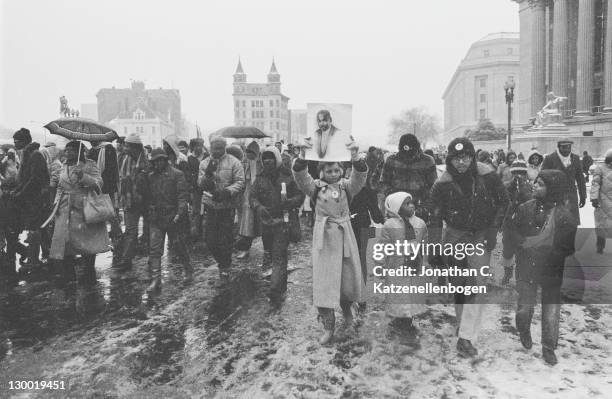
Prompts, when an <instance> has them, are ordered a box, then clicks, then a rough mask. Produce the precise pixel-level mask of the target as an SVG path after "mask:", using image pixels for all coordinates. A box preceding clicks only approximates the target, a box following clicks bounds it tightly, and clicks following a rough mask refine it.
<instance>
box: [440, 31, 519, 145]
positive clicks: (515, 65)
mask: <svg viewBox="0 0 612 399" xmlns="http://www.w3.org/2000/svg"><path fill="white" fill-rule="evenodd" d="M508 79H512V80H514V82H515V84H516V88H515V95H516V93H517V92H519V91H520V87H519V82H520V79H519V34H518V33H514V32H499V33H491V34H489V35H487V36H485V37H483V38H482V39H480V40H478V41H477V42H475V43H474V44H472V46H471V47H470V49H469V50H468V52H467V54H466V56H465V58H463V60H462V61H461V63H460V64H459V66H458V67H457V70H456V71H455V73H454V74H453V77H452V78H451V80H450V82H449V84H448V86H447V88H446V90H445V91H444V94H443V95H442V99H443V100H444V138H445V140H452V139H453V138H455V137H458V136H462V135H463V133H464V132H465V130H466V129H471V128H473V127H474V126H476V124H477V123H478V121H479V120H481V119H490V120H491V121H492V122H493V123H494V124H495V126H497V127H500V128H501V127H504V128H505V127H507V125H508V108H507V105H506V99H505V91H504V83H505V82H506V81H507V80H508ZM519 120H520V115H519V113H518V112H517V110H516V108H515V109H514V111H513V112H512V122H513V123H514V122H515V121H519Z"/></svg>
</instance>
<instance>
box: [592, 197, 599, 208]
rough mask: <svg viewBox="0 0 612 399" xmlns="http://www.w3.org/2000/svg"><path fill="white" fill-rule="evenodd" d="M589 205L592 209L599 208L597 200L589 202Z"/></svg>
mask: <svg viewBox="0 0 612 399" xmlns="http://www.w3.org/2000/svg"><path fill="white" fill-rule="evenodd" d="M591 205H593V208H599V200H598V199H594V200H591Z"/></svg>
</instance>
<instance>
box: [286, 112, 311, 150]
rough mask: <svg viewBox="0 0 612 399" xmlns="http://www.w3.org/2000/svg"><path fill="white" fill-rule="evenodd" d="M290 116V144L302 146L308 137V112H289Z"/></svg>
mask: <svg viewBox="0 0 612 399" xmlns="http://www.w3.org/2000/svg"><path fill="white" fill-rule="evenodd" d="M289 115H290V119H289V120H290V121H291V125H290V132H291V134H290V137H289V142H290V143H293V144H301V143H303V141H304V139H305V138H306V136H307V135H308V131H307V129H308V123H307V121H308V119H307V118H308V111H307V110H305V109H292V110H289Z"/></svg>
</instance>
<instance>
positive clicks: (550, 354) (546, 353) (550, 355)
mask: <svg viewBox="0 0 612 399" xmlns="http://www.w3.org/2000/svg"><path fill="white" fill-rule="evenodd" d="M542 357H543V358H544V361H545V362H546V363H548V364H550V365H551V366H554V365H555V364H557V362H558V360H557V355H555V351H554V350H552V349H549V348H542Z"/></svg>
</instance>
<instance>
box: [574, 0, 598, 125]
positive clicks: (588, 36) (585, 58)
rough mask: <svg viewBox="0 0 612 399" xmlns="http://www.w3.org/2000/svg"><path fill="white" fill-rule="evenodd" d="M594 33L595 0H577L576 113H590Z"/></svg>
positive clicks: (591, 105)
mask: <svg viewBox="0 0 612 399" xmlns="http://www.w3.org/2000/svg"><path fill="white" fill-rule="evenodd" d="M594 33H595V0H578V41H577V48H578V54H577V58H578V71H577V73H576V115H590V114H591V108H592V107H593V57H594V56H595V43H594Z"/></svg>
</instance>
